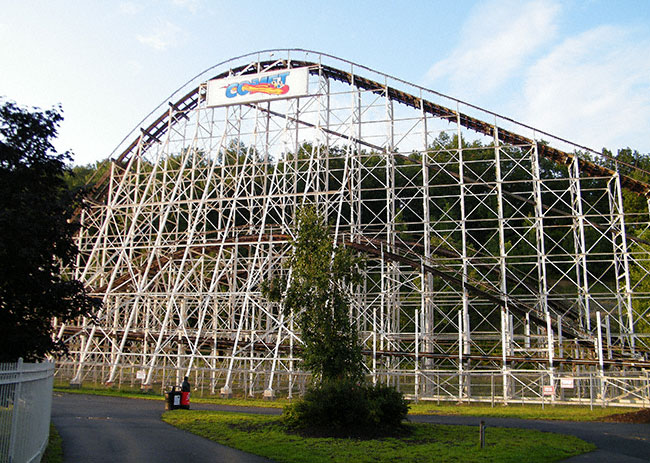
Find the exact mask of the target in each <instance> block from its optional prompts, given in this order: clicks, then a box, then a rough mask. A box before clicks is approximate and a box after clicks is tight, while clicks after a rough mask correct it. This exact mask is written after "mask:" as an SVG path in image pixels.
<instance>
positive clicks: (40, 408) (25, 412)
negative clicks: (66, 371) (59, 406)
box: [0, 359, 54, 463]
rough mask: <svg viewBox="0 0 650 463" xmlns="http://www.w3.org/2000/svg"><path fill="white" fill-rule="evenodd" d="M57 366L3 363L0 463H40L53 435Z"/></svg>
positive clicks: (0, 381) (1, 364)
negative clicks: (52, 414)
mask: <svg viewBox="0 0 650 463" xmlns="http://www.w3.org/2000/svg"><path fill="white" fill-rule="evenodd" d="M53 379H54V364H53V363H52V362H44V363H23V361H22V359H19V360H18V362H16V363H0V463H5V462H6V463H19V462H20V463H22V462H38V461H40V460H41V457H42V456H43V452H44V451H45V447H47V441H48V437H49V432H50V413H51V410H52V384H53Z"/></svg>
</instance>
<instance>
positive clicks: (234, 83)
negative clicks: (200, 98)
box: [206, 68, 309, 106]
mask: <svg viewBox="0 0 650 463" xmlns="http://www.w3.org/2000/svg"><path fill="white" fill-rule="evenodd" d="M308 86H309V69H308V68H296V69H285V70H282V71H274V72H262V73H259V74H250V75H246V76H238V77H227V78H225V79H214V80H210V81H209V82H208V94H207V100H206V104H207V105H208V106H227V105H233V104H242V103H254V102H258V101H269V100H281V99H285V98H296V97H299V96H304V95H307V93H308Z"/></svg>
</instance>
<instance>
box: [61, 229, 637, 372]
mask: <svg viewBox="0 0 650 463" xmlns="http://www.w3.org/2000/svg"><path fill="white" fill-rule="evenodd" d="M290 240H291V236H290V235H287V234H282V233H269V234H263V235H261V236H260V235H242V236H238V237H234V238H229V239H226V240H223V242H222V243H221V244H212V245H210V244H206V245H204V246H199V247H196V248H194V249H193V250H192V253H193V254H196V255H201V254H203V253H206V252H208V251H210V250H215V249H218V248H220V247H234V246H235V245H246V244H250V245H255V244H258V243H259V242H263V243H269V242H273V243H282V242H285V243H286V242H289V241H290ZM361 241H363V243H362V242H361ZM339 242H340V244H342V245H344V246H346V247H348V248H350V249H354V250H357V251H360V252H362V253H364V254H366V255H372V256H374V257H377V258H383V259H386V260H387V261H392V262H397V263H400V264H403V265H407V266H410V267H411V268H412V269H414V270H420V269H422V270H423V271H424V272H425V273H428V274H431V275H434V276H437V277H440V278H442V279H443V280H445V281H447V282H449V283H451V284H454V285H455V286H456V287H458V288H464V290H466V291H467V292H468V293H469V294H472V295H475V296H478V297H481V298H484V299H487V300H489V301H491V302H492V303H494V304H496V305H498V306H500V307H502V308H505V307H506V305H507V307H508V309H509V310H512V311H514V312H517V313H518V314H520V315H524V316H525V315H528V316H529V318H530V320H531V322H532V323H533V324H535V325H537V326H541V327H544V328H546V326H547V320H546V314H545V313H544V312H542V311H540V310H538V309H537V308H535V307H534V306H531V305H530V304H527V303H525V302H523V301H520V300H518V299H517V298H516V297H513V296H511V295H505V294H502V293H501V292H500V291H498V290H497V289H495V288H494V287H492V286H490V285H488V284H486V283H484V282H481V281H471V280H470V281H463V278H462V276H458V275H456V274H455V273H456V272H454V271H453V270H452V269H449V268H447V267H445V266H441V265H439V264H434V263H425V262H424V261H423V260H422V259H421V257H420V256H418V255H417V254H416V253H415V252H413V250H412V249H411V248H410V247H409V246H407V245H406V244H396V245H395V248H396V249H395V250H396V251H401V253H399V252H390V251H388V250H387V249H389V244H388V242H387V241H385V240H380V239H377V238H373V239H367V238H365V237H363V236H355V241H350V240H345V239H340V240H339ZM411 244H412V243H411ZM182 253H183V251H177V252H175V253H174V254H172V255H170V256H167V257H161V258H160V259H159V261H158V262H157V263H156V264H155V265H153V266H151V267H150V269H149V272H150V273H155V272H157V271H158V270H159V268H160V267H162V266H164V265H165V263H166V262H168V261H170V260H173V259H175V258H178V257H180V256H181V255H182ZM433 253H435V254H437V255H439V256H441V257H458V256H457V255H455V254H454V253H453V252H452V251H449V250H446V249H442V248H437V249H435V250H434V251H433ZM142 271H143V269H140V270H139V271H137V270H136V274H140V273H141V272H142ZM131 278H132V275H130V274H125V275H122V276H119V277H117V278H116V279H115V281H114V284H113V287H112V289H113V290H118V289H119V288H120V287H121V286H122V285H124V284H128V281H129V280H130V279H131ZM108 289H109V288H108V287H107V286H102V287H99V288H96V289H95V290H94V291H93V292H95V293H98V294H101V293H103V292H105V291H107V290H108ZM548 306H549V308H554V307H555V306H554V304H553V303H552V302H551V301H549V304H548ZM555 310H556V311H558V312H559V311H560V310H562V308H561V307H555ZM555 315H557V313H556V314H555ZM572 321H575V319H574V320H572ZM550 322H551V328H552V329H553V331H554V332H555V333H559V332H560V330H561V332H562V333H563V336H565V337H566V338H567V339H572V340H575V341H576V342H578V343H579V344H580V345H582V346H583V347H587V348H593V347H594V342H595V339H594V336H593V335H591V334H590V333H588V332H585V331H583V330H582V329H580V328H576V327H575V326H571V325H569V324H567V323H566V319H565V322H564V323H562V324H561V327H560V323H561V322H559V321H558V319H557V316H554V317H551V319H550ZM576 326H578V325H576ZM64 332H65V333H66V334H69V335H70V334H73V333H78V332H79V328H74V327H68V328H66V329H65V330H64ZM121 334H122V336H125V335H126V336H127V339H131V338H132V337H133V336H135V338H133V339H132V340H135V339H140V338H138V336H139V335H138V334H137V332H136V333H127V332H126V331H123V332H122V333H121ZM210 339H211V338H209V337H206V339H205V340H204V341H199V344H203V343H207V342H208V341H209V340H210ZM226 341H227V340H226ZM223 342H224V341H223V340H221V341H219V345H224V344H223ZM227 342H229V341H227ZM227 342H226V344H227ZM381 354H382V355H398V356H408V355H413V354H412V353H411V354H408V353H404V352H402V353H399V352H393V351H384V352H382V353H381ZM421 355H422V356H423V357H425V358H432V359H445V358H454V355H452V354H436V353H431V352H428V353H427V352H424V353H422V354H421ZM466 357H467V356H466ZM468 358H474V359H475V360H488V359H489V360H495V361H496V360H499V359H502V357H501V356H489V355H469V357H468ZM509 361H513V362H540V361H545V360H544V358H543V357H540V358H537V357H533V356H529V355H524V356H512V357H510V358H509ZM558 362H559V363H566V364H569V363H574V364H576V365H578V364H580V365H592V364H595V362H596V361H592V360H584V359H582V360H580V359H570V358H566V359H559V360H558ZM646 363H647V366H650V362H641V361H639V360H633V359H625V358H618V359H613V360H612V359H610V360H608V361H607V362H606V364H608V365H625V366H630V367H632V366H635V367H638V366H640V365H641V364H643V365H646Z"/></svg>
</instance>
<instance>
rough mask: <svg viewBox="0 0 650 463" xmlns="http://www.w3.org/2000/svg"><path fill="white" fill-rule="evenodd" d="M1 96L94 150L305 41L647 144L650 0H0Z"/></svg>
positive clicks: (597, 135)
mask: <svg viewBox="0 0 650 463" xmlns="http://www.w3.org/2000/svg"><path fill="white" fill-rule="evenodd" d="M0 5H1V6H2V9H1V11H2V15H1V16H0V44H1V45H0V63H1V64H0V96H4V97H5V98H7V99H10V100H14V101H16V102H17V103H19V104H21V105H29V106H39V107H42V108H49V107H50V106H52V105H55V104H57V103H61V105H62V106H63V109H64V115H65V121H64V123H63V126H62V128H61V132H60V137H59V141H58V143H57V146H58V147H59V149H71V150H72V151H73V152H74V153H75V162H76V163H79V164H85V163H89V162H92V161H95V160H98V159H103V158H105V157H107V156H108V155H109V154H110V153H111V151H113V149H114V148H115V146H116V145H117V144H118V143H119V142H120V141H121V140H122V138H123V137H124V136H125V135H126V134H127V133H128V131H130V130H131V129H132V128H133V127H134V126H135V124H137V122H138V121H140V119H142V117H143V116H144V115H146V114H147V113H149V111H151V110H152V109H153V108H154V107H155V106H157V105H158V104H159V103H160V102H161V101H163V100H165V98H167V96H169V94H171V93H172V92H173V91H174V90H176V89H177V88H178V87H179V86H180V85H181V84H183V83H184V82H186V81H187V80H189V79H190V78H191V77H193V76H194V75H196V74H198V73H199V72H200V71H202V70H204V69H206V68H208V67H210V66H211V65H213V64H215V63H218V62H220V61H223V60H226V59H228V58H230V57H234V56H237V55H241V54H244V53H248V52H253V51H257V50H262V49H269V48H306V49H311V50H315V51H322V52H327V53H330V54H333V55H335V56H338V57H341V58H345V59H348V60H351V61H355V62H358V63H359V64H363V65H366V66H368V67H371V68H373V69H376V70H378V71H383V72H386V73H388V74H391V75H394V76H396V77H400V78H402V79H405V80H407V81H411V82H413V83H417V84H420V85H424V86H426V87H429V88H432V89H434V90H437V91H439V92H442V93H446V94H448V95H451V96H454V97H457V98H459V99H461V100H464V101H467V102H470V103H473V104H476V105H478V106H481V107H483V108H485V109H488V110H491V111H494V112H497V113H499V114H502V115H504V116H508V117H512V118H514V119H517V120H519V121H521V122H524V123H527V124H529V125H533V126H535V127H538V128H540V129H542V130H545V131H547V132H550V133H553V134H555V135H557V136H560V137H564V138H567V139H569V140H571V141H574V142H576V143H578V144H581V145H586V146H589V147H591V148H594V149H596V150H600V149H601V148H603V147H607V148H610V149H616V148H620V147H625V146H630V147H632V148H635V149H638V150H639V151H641V152H643V153H649V152H650V1H648V0H637V1H632V0H629V1H624V0H619V1H611V0H591V1H590V0H584V1H578V0H567V1H552V0H538V1H535V0H533V1H515V0H488V1H462V0H460V1H455V2H450V1H387V0H386V1H383V0H374V1H352V0H348V1H338V0H336V1H321V2H312V1H307V0H305V1H281V0H273V1H265V2H260V1H246V2H244V1H238V2H234V1H208V0H129V1H126V0H125V1H99V0H68V1H63V0H40V1H36V0H0Z"/></svg>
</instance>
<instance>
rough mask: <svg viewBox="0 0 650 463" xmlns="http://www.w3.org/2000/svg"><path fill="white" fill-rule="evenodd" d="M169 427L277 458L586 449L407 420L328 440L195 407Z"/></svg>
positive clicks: (502, 457) (533, 436)
mask: <svg viewBox="0 0 650 463" xmlns="http://www.w3.org/2000/svg"><path fill="white" fill-rule="evenodd" d="M163 420H164V421H166V422H167V423H169V424H172V425H173V426H176V427H178V428H181V429H184V430H187V431H189V432H192V433H194V434H198V435H200V436H203V437H206V438H208V439H211V440H213V441H215V442H219V443H221V444H224V445H227V446H229V447H234V448H237V449H240V450H244V451H246V452H250V453H254V454H256V455H261V456H264V457H267V458H271V459H272V460H275V461H277V462H292V463H294V462H295V463H297V462H309V463H312V462H348V461H355V462H376V463H377V462H388V461H423V462H425V461H436V462H447V461H449V462H451V461H455V462H458V461H463V462H491V461H499V462H520V461H524V460H525V461H527V462H550V461H559V460H563V459H565V458H569V457H571V456H573V455H579V454H581V453H585V452H589V451H592V450H594V449H595V446H594V445H592V444H589V443H586V442H584V441H582V440H580V439H578V438H576V437H573V436H566V435H559V434H551V433H543V432H540V431H533V430H524V429H505V428H492V427H488V428H487V429H486V432H485V440H486V447H485V448H484V449H480V448H479V447H478V426H476V427H470V426H443V425H431V424H413V423H411V424H408V425H406V426H407V429H409V430H410V434H409V435H406V436H404V437H400V438H393V437H391V438H381V439H368V440H358V439H334V438H312V437H302V436H298V435H294V434H290V433H287V432H286V429H285V428H284V426H283V425H282V423H281V421H280V418H279V417H277V416H262V415H250V414H243V413H226V412H212V411H198V410H190V411H186V410H175V411H171V412H165V413H164V414H163Z"/></svg>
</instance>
